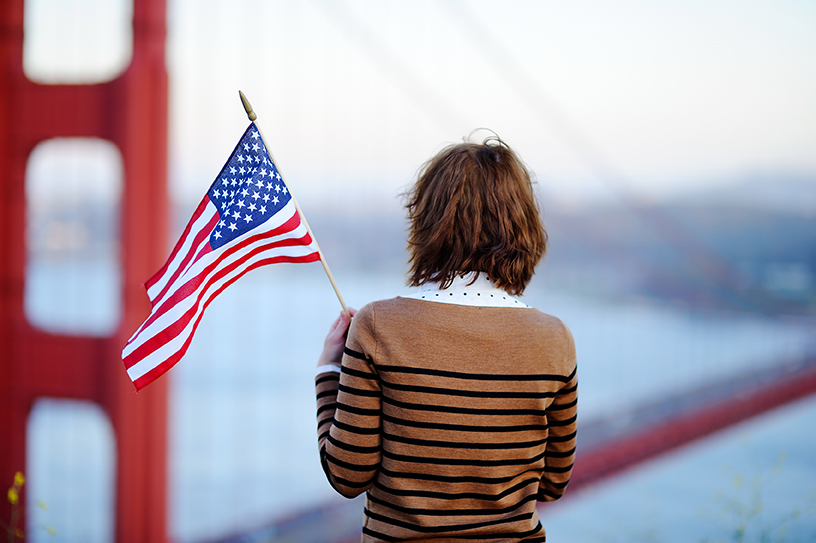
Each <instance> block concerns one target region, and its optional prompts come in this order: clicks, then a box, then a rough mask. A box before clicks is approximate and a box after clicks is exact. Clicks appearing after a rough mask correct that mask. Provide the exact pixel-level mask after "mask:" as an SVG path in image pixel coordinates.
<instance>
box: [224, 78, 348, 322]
mask: <svg viewBox="0 0 816 543" xmlns="http://www.w3.org/2000/svg"><path fill="white" fill-rule="evenodd" d="M238 95H239V96H240V97H241V103H242V104H243V105H244V109H245V110H246V113H247V117H249V120H250V121H251V122H255V119H257V118H258V116H257V115H256V114H255V111H253V110H252V105H251V104H250V103H249V100H247V97H246V96H245V95H244V93H243V92H241V91H238ZM255 128H257V129H258V133H259V134H260V135H261V141H262V142H263V144H264V147H266V152H267V153H269V158H270V159H271V160H272V162H275V159H274V158H272V151H270V149H269V145H267V144H266V139H265V138H264V135H263V132H262V131H261V127H260V126H258V124H257V123H256V124H255ZM275 167H276V168H277V169H278V173H279V174H280V175H281V179H282V180H283V184H284V185H286V186H287V187H288V186H289V185H288V184H287V183H286V179H284V178H283V174H281V172H280V167H278V165H277V163H276V162H275ZM289 194H290V195H291V196H292V202H294V203H295V209H296V210H297V212H298V215H300V220H301V221H303V225H304V226H305V227H306V231H307V232H309V236H311V238H312V241H313V242H314V244H315V247H317V254H318V256H320V263H321V264H323V269H324V270H325V271H326V275H327V276H328V278H329V282H331V286H332V288H333V289H334V293H335V294H336V295H337V299H338V300H340V305H341V306H342V307H343V312H344V313H346V314H347V315H349V316H351V313H350V312H349V310H348V307H346V302H345V301H343V296H342V295H341V294H340V289H339V288H337V283H335V281H334V276H333V275H332V272H331V270H330V269H329V264H328V263H327V262H326V259H325V258H324V257H323V251H321V250H320V245H318V243H317V238H316V237H315V236H314V234H313V233H312V229H311V228H310V227H309V223H308V221H306V216H305V215H303V212H302V211H301V210H300V205H299V204H298V202H297V199H296V198H295V195H294V193H293V192H292V190H291V188H290V189H289Z"/></svg>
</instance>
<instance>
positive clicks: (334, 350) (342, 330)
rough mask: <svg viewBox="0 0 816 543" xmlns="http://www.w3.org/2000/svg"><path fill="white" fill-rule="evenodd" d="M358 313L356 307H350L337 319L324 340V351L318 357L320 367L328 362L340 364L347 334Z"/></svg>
mask: <svg viewBox="0 0 816 543" xmlns="http://www.w3.org/2000/svg"><path fill="white" fill-rule="evenodd" d="M356 313H357V310H356V309H354V308H352V307H349V312H348V313H346V312H345V311H343V312H341V313H340V316H339V317H337V320H335V321H334V323H333V324H332V325H331V328H330V329H329V333H328V334H327V335H326V339H325V340H323V352H322V353H320V358H318V359H317V366H318V367H320V366H325V365H327V364H333V365H335V366H339V365H340V362H341V360H342V358H343V348H344V347H345V346H346V336H347V335H348V329H349V325H350V324H351V317H353V316H354V315H355V314H356ZM349 315H351V316H349Z"/></svg>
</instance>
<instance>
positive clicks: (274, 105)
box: [24, 0, 816, 206]
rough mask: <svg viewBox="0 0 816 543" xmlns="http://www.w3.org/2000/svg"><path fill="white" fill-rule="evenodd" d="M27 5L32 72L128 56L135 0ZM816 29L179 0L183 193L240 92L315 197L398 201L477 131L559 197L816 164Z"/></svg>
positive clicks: (800, 2) (171, 44)
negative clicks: (423, 170) (488, 132)
mask: <svg viewBox="0 0 816 543" xmlns="http://www.w3.org/2000/svg"><path fill="white" fill-rule="evenodd" d="M26 10H27V14H28V13H31V14H32V17H31V18H30V19H28V20H30V21H32V22H30V23H29V25H28V26H27V28H26V40H27V43H26V53H25V54H24V61H25V69H26V72H27V73H28V74H29V76H30V77H32V79H35V80H40V81H45V82H61V81H68V82H83V81H88V80H103V79H106V78H107V79H109V78H111V77H114V76H115V75H116V73H117V72H118V71H121V69H122V68H123V67H124V66H125V65H126V64H127V62H128V60H129V55H130V49H129V47H130V46H129V40H130V34H129V28H128V18H129V16H130V7H129V5H128V4H127V3H126V2H121V3H117V2H114V1H110V0H107V1H106V0H73V1H72V2H66V1H65V0H28V1H27V3H26ZM34 15H36V19H37V21H39V22H33V21H34V19H35V17H34ZM49 21H50V22H49ZM65 21H69V24H65ZM38 29H39V30H38ZM77 29H79V30H77ZM814 29H816V3H813V2H809V1H806V0H774V1H770V0H741V1H736V0H717V1H702V0H660V1H649V2H647V1H642V0H641V1H638V0H621V1H619V2H614V3H613V2H603V1H600V0H597V1H596V0H577V1H573V2H555V1H529V0H510V1H504V2H501V3H497V2H488V1H482V0H467V1H466V0H456V1H454V0H435V1H432V0H419V1H412V2H397V1H390V0H387V1H381V0H343V1H341V0H304V1H300V2H284V1H269V0H221V1H214V0H213V1H203V0H168V41H167V66H168V71H169V75H170V119H169V124H170V164H169V167H170V170H169V171H170V179H171V185H172V190H173V194H174V195H175V196H176V197H177V198H180V199H183V200H184V199H188V200H196V199H198V198H200V197H201V195H202V194H203V192H204V191H205V190H206V188H207V187H208V186H209V184H210V183H211V181H212V179H213V178H214V177H215V174H217V172H218V170H220V168H221V166H222V165H223V163H224V161H225V160H226V159H227V157H228V155H229V152H230V151H231V149H232V146H233V145H234V144H235V142H236V141H237V140H238V138H239V137H240V135H241V133H242V132H243V130H244V128H245V125H246V124H247V120H246V116H245V115H244V112H243V110H242V108H241V104H240V101H239V100H238V92H237V91H238V90H239V89H241V90H243V91H244V92H245V93H246V95H247V96H248V98H249V100H250V101H251V102H252V104H253V106H254V109H255V111H256V112H257V114H258V124H259V126H260V127H261V129H262V130H263V132H264V134H265V137H266V140H267V143H268V144H269V145H270V147H271V151H272V153H273V155H274V157H275V158H276V159H277V162H278V165H279V167H280V170H281V172H282V173H283V174H284V176H285V177H286V179H287V181H288V183H289V184H290V186H291V187H292V189H293V191H295V193H296V194H298V195H305V198H306V199H309V200H311V201H313V202H314V203H315V205H320V206H332V205H351V202H353V201H355V199H356V198H357V196H356V195H359V194H360V193H361V190H358V189H363V190H364V191H365V194H367V195H368V197H369V198H375V197H376V196H377V195H381V196H383V197H384V198H386V199H388V198H392V199H393V196H394V195H395V194H397V193H398V192H399V191H400V190H401V189H402V188H404V187H405V186H406V185H408V184H409V183H410V182H411V180H412V179H413V177H414V176H415V174H416V171H417V169H418V168H419V167H420V166H421V164H422V163H423V162H424V161H425V160H427V159H428V158H430V157H431V156H432V155H433V154H434V153H436V152H437V151H439V150H440V149H441V148H442V147H443V146H445V145H447V144H450V143H455V142H459V141H462V139H463V138H465V137H467V136H468V134H470V133H471V132H472V131H473V130H474V129H476V128H480V127H486V128H490V129H492V130H493V131H495V132H496V133H498V134H499V136H500V137H501V138H502V139H503V140H504V141H506V142H507V143H508V144H509V145H510V146H511V147H513V148H514V149H516V151H518V153H519V154H520V155H521V157H522V159H523V160H524V161H525V162H526V163H527V164H528V166H529V167H530V168H531V170H533V172H534V174H535V176H536V179H537V181H538V183H539V184H540V186H541V188H542V190H544V191H545V192H546V193H548V194H552V195H555V196H556V197H559V198H561V199H563V200H564V201H569V200H575V201H581V200H586V199H592V198H594V197H598V196H599V195H603V194H608V193H616V194H619V195H620V194H623V195H625V196H632V197H645V198H651V197H662V196H666V195H670V194H675V193H678V192H683V191H685V190H690V189H695V188H701V187H708V186H712V185H718V184H727V183H731V182H733V181H734V179H738V178H739V177H740V176H745V175H749V174H752V173H755V172H757V171H761V172H770V173H772V174H773V173H782V174H784V173H790V172H794V173H797V174H803V173H804V174H806V175H807V174H813V177H814V179H816V100H813V97H814V96H816V32H814ZM100 45H104V46H100ZM481 134H484V133H483V132H482V133H481ZM477 135H478V133H477ZM300 198H301V200H303V199H304V196H300Z"/></svg>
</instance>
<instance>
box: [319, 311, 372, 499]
mask: <svg viewBox="0 0 816 543" xmlns="http://www.w3.org/2000/svg"><path fill="white" fill-rule="evenodd" d="M372 324H373V310H371V308H370V307H363V308H362V309H360V311H359V312H358V313H357V315H355V317H354V320H353V321H352V324H351V328H350V329H349V336H348V339H347V340H346V348H345V352H344V354H343V362H342V368H341V371H340V373H339V374H338V373H336V372H331V373H324V374H321V375H318V376H317V377H316V379H315V384H316V396H317V432H318V447H319V450H320V463H321V465H322V466H323V471H324V472H325V473H326V477H327V478H328V480H329V484H331V486H332V487H333V488H334V489H335V490H336V491H337V492H338V493H340V494H341V495H343V496H345V497H347V498H353V497H354V496H357V495H358V494H361V493H363V492H365V491H366V490H368V489H369V488H371V486H372V485H373V483H374V477H375V476H376V474H377V470H378V469H379V467H380V433H381V432H380V394H381V393H380V383H379V378H378V376H377V373H376V369H375V368H374V363H373V356H374V354H375V353H374V347H373V346H374V345H375V343H374V342H373V334H372Z"/></svg>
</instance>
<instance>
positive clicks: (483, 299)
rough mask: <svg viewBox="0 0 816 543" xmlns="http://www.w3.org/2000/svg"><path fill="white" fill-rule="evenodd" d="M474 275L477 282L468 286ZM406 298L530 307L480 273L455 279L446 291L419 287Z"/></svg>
mask: <svg viewBox="0 0 816 543" xmlns="http://www.w3.org/2000/svg"><path fill="white" fill-rule="evenodd" d="M474 275H476V276H477V277H476V281H474V282H473V284H471V285H468V283H470V282H471V281H472V280H473V277H474ZM404 297H405V298H413V299H415V300H425V301H427V302H439V303H443V304H456V305H469V306H475V307H520V308H529V307H530V306H529V305H527V304H525V303H524V302H522V301H520V300H517V299H515V298H513V297H512V296H510V295H509V294H507V293H506V292H505V291H503V290H501V289H500V288H497V287H496V286H495V285H494V284H493V282H492V281H490V279H489V278H488V277H487V274H486V273H480V272H471V273H469V274H467V275H465V276H464V277H455V278H454V279H453V283H451V285H450V286H449V287H448V288H446V289H440V288H439V283H426V284H424V285H422V286H421V287H419V292H415V293H413V294H409V295H408V296H404Z"/></svg>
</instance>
